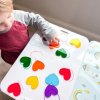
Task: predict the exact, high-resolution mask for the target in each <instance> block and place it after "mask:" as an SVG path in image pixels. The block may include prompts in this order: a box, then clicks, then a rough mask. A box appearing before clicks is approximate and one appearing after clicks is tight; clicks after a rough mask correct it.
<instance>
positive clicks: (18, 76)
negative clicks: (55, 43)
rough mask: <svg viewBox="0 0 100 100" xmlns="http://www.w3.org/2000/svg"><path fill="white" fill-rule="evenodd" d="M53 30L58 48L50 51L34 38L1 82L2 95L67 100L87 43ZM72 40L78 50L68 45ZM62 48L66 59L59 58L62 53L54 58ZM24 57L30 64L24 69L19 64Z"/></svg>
mask: <svg viewBox="0 0 100 100" xmlns="http://www.w3.org/2000/svg"><path fill="white" fill-rule="evenodd" d="M53 27H54V28H55V29H56V30H57V32H58V33H59V37H60V39H61V41H60V47H59V48H55V49H50V48H49V47H48V46H46V45H44V44H43V42H42V40H41V38H40V37H39V36H38V35H37V34H35V35H34V36H33V37H32V38H31V40H30V41H29V43H28V44H27V46H26V47H25V49H24V50H23V52H22V53H21V54H20V56H19V57H18V59H17V60H16V61H15V63H14V64H13V65H12V67H11V69H10V70H9V72H8V73H7V75H6V76H5V77H4V79H3V80H2V82H1V91H3V92H4V93H6V94H7V95H9V96H11V97H12V98H14V99H17V100H69V98H70V96H71V94H72V90H73V87H74V84H75V82H76V79H77V77H78V73H79V69H80V66H81V61H82V59H83V56H84V54H85V51H86V49H87V47H88V44H89V41H88V39H87V38H86V37H84V36H81V35H79V34H77V33H74V32H71V31H69V30H67V29H64V28H61V27H59V26H56V25H53ZM74 39H76V40H79V42H80V43H81V44H80V46H79V47H76V46H75V44H74V43H72V44H73V45H71V44H70V42H71V41H72V40H73V41H74V42H75V40H74ZM73 41H72V42H73ZM62 48H63V49H64V50H65V52H66V53H67V57H65V58H63V57H61V55H62V54H61V52H62V51H60V54H61V55H60V56H57V55H56V54H55V52H57V50H58V51H59V49H62ZM25 56H26V57H29V58H30V59H29V58H28V60H31V62H30V64H29V66H28V65H26V66H28V67H27V68H26V67H23V64H22V63H21V62H24V61H22V60H23V59H24V60H25V59H26V58H22V57H25ZM20 60H21V62H20ZM38 61H39V62H40V61H41V62H42V64H40V66H41V69H39V70H36V68H35V67H38V66H37V65H36V62H38ZM34 63H35V67H34V66H33V64H34ZM32 68H33V70H32ZM35 70H36V71H35ZM61 74H64V75H66V78H65V79H64V78H63V76H62V75H61ZM30 84H31V85H32V87H31V86H30ZM12 92H13V93H15V94H13V93H12ZM50 95H51V96H50Z"/></svg>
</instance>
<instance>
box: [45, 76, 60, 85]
mask: <svg viewBox="0 0 100 100" xmlns="http://www.w3.org/2000/svg"><path fill="white" fill-rule="evenodd" d="M45 82H46V83H47V84H50V85H53V86H57V85H58V84H59V79H58V77H57V76H56V75H55V74H50V75H49V76H48V77H47V78H46V80H45Z"/></svg>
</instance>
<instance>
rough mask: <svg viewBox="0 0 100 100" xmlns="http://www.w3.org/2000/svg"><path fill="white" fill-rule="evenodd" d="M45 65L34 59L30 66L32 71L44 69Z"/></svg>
mask: <svg viewBox="0 0 100 100" xmlns="http://www.w3.org/2000/svg"><path fill="white" fill-rule="evenodd" d="M44 67H45V65H44V63H43V62H42V61H39V60H36V61H35V62H34V64H33V66H32V70H33V71H37V70H38V69H40V70H42V69H44Z"/></svg>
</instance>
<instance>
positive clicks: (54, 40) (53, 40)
mask: <svg viewBox="0 0 100 100" xmlns="http://www.w3.org/2000/svg"><path fill="white" fill-rule="evenodd" d="M59 41H60V39H59V37H58V35H57V34H56V35H54V36H53V37H52V38H51V39H50V40H49V43H52V42H54V43H56V44H58V43H59Z"/></svg>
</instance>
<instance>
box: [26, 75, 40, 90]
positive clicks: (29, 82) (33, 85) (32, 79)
mask: <svg viewBox="0 0 100 100" xmlns="http://www.w3.org/2000/svg"><path fill="white" fill-rule="evenodd" d="M26 84H27V85H30V86H31V88H32V89H36V88H37V87H38V85H39V81H38V77H37V76H30V77H28V78H27V80H26Z"/></svg>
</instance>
